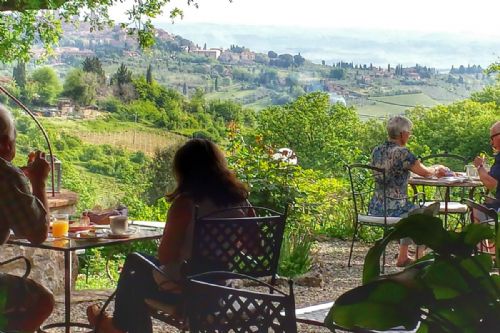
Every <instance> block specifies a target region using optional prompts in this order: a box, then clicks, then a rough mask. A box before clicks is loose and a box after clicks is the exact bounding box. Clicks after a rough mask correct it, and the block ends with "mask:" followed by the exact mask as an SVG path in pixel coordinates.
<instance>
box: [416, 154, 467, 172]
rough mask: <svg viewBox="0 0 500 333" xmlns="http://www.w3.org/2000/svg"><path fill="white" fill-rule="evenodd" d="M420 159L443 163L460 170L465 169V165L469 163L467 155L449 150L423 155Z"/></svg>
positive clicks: (452, 168) (454, 169) (432, 162)
mask: <svg viewBox="0 0 500 333" xmlns="http://www.w3.org/2000/svg"><path fill="white" fill-rule="evenodd" d="M420 160H421V161H422V163H423V162H427V163H431V164H443V165H445V166H447V167H449V168H450V169H451V170H453V171H460V172H462V171H465V165H466V164H467V159H466V158H465V157H463V156H460V155H456V154H449V153H447V152H444V153H440V154H431V155H427V156H423V157H421V158H420Z"/></svg>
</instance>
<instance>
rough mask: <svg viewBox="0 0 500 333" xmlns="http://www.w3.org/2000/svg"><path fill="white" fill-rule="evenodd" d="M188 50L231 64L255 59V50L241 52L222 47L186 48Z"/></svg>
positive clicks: (244, 62) (246, 62) (245, 62)
mask: <svg viewBox="0 0 500 333" xmlns="http://www.w3.org/2000/svg"><path fill="white" fill-rule="evenodd" d="M188 52H189V53H192V54H196V55H198V56H204V57H207V58H212V59H215V60H219V61H220V62H225V63H232V64H250V63H252V62H254V61H255V52H252V51H247V50H245V51H242V52H231V51H230V50H224V49H223V48H210V49H201V48H199V47H195V48H193V49H188Z"/></svg>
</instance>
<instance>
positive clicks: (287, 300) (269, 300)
mask: <svg viewBox="0 0 500 333" xmlns="http://www.w3.org/2000/svg"><path fill="white" fill-rule="evenodd" d="M228 279H233V280H234V279H242V280H251V281H252V285H254V286H256V289H258V290H266V291H267V292H259V291H255V290H244V289H235V288H231V287H226V286H221V285H217V284H213V283H211V282H210V281H217V280H218V281H221V280H228ZM289 283H290V293H289V294H288V295H287V294H285V293H283V292H281V291H280V290H278V289H276V288H274V287H272V286H271V285H269V284H267V283H264V282H261V281H259V280H257V279H254V278H252V277H249V276H245V275H243V274H236V273H230V272H208V273H204V274H200V275H196V276H193V277H191V278H189V279H188V282H187V287H186V290H187V293H188V295H187V296H188V297H187V304H186V311H187V317H188V320H189V331H190V332H191V333H197V332H206V333H208V332H276V333H281V332H282V333H296V332H297V324H296V320H295V301H294V296H293V286H292V282H291V281H290V282H289ZM252 289H253V288H252Z"/></svg>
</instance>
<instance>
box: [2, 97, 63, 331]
mask: <svg viewBox="0 0 500 333" xmlns="http://www.w3.org/2000/svg"><path fill="white" fill-rule="evenodd" d="M15 155H16V130H15V126H14V121H13V118H12V115H11V113H10V112H9V111H8V110H7V109H6V108H5V107H4V106H2V105H1V104H0V245H1V244H3V243H5V242H6V241H7V239H8V238H9V235H10V232H11V230H12V231H13V232H14V234H15V235H16V236H17V237H22V238H26V239H28V240H29V241H30V242H32V243H36V244H39V243H42V242H43V241H45V239H46V238H47V233H48V229H49V208H48V204H47V195H46V192H45V183H46V179H47V176H48V174H49V172H50V166H49V164H48V163H47V161H46V160H45V158H44V154H43V153H41V152H39V151H37V152H36V153H31V154H30V156H29V158H28V165H27V166H26V167H24V168H23V170H21V169H19V168H17V167H15V166H13V165H12V164H11V161H12V159H13V158H14V156H15ZM30 184H31V190H30V186H29V185H30ZM2 302H5V303H4V306H0V329H6V330H7V331H10V330H15V331H23V332H34V331H35V330H36V329H37V328H38V327H39V326H40V325H41V323H42V322H43V321H44V320H45V319H46V318H47V317H48V316H49V315H50V313H51V312H52V309H53V307H54V299H53V296H52V294H51V292H50V291H48V290H47V289H46V288H44V287H43V286H41V285H39V284H38V283H36V282H34V281H33V280H30V279H23V278H21V277H17V276H13V275H9V274H3V273H0V304H1V303H2Z"/></svg>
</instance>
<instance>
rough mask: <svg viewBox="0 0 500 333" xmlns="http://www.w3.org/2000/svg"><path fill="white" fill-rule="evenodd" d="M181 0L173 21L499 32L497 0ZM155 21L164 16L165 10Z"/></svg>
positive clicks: (177, 0)
mask: <svg viewBox="0 0 500 333" xmlns="http://www.w3.org/2000/svg"><path fill="white" fill-rule="evenodd" d="M128 1H130V0H128ZM186 3H187V0H172V1H171V3H170V4H169V5H168V6H167V7H166V8H167V9H168V8H172V6H173V5H178V6H179V7H181V8H183V9H184V11H185V17H184V19H183V20H180V19H178V20H177V22H176V24H183V23H184V22H186V23H194V22H210V23H231V24H245V25H281V26H283V25H284V26H297V25H302V26H308V27H331V28H358V29H382V30H386V29H389V30H395V29H397V30H411V31H422V32H457V33H467V34H468V35H477V36H485V37H492V36H500V20H499V19H498V13H500V1H497V0H473V1H472V0H468V1H466V0H418V1H417V0H347V1H346V0H233V2H232V3H230V2H229V0H198V3H199V8H198V9H196V8H194V6H190V7H188V6H187V5H186ZM120 8H123V6H120ZM120 8H114V9H113V10H112V12H113V16H114V17H119V16H118V13H119V12H120ZM157 21H158V22H170V19H169V18H168V15H165V16H164V17H163V18H160V19H158V20H157Z"/></svg>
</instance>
